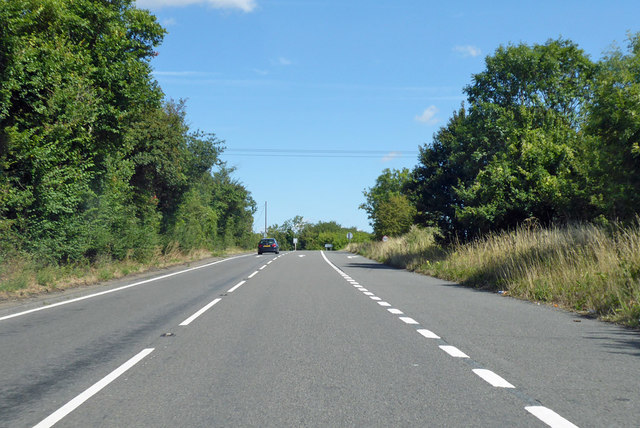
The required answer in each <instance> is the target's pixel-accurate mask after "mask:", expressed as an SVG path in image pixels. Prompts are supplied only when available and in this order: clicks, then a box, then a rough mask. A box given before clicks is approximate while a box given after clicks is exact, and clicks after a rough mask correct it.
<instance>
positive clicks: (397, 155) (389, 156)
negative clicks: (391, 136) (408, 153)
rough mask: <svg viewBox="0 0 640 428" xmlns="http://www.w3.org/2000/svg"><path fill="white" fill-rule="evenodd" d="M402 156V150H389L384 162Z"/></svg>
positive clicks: (383, 159)
mask: <svg viewBox="0 0 640 428" xmlns="http://www.w3.org/2000/svg"><path fill="white" fill-rule="evenodd" d="M400 156H402V152H389V153H387V154H386V155H385V156H384V157H383V158H382V162H390V161H392V160H394V159H395V158H398V157H400Z"/></svg>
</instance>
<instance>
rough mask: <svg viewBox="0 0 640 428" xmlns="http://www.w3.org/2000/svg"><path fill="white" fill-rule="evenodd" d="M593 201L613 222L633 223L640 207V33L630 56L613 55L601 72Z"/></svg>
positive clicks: (594, 107) (593, 121) (593, 129)
mask: <svg viewBox="0 0 640 428" xmlns="http://www.w3.org/2000/svg"><path fill="white" fill-rule="evenodd" d="M587 130H588V132H589V133H591V134H593V135H595V136H596V137H597V142H598V146H597V147H596V148H595V150H593V151H592V153H593V158H592V164H593V165H594V166H595V168H594V169H595V171H594V174H593V176H594V181H595V182H596V192H594V195H593V198H594V200H596V201H597V202H598V203H599V205H600V206H601V208H602V211H603V212H604V213H605V215H606V216H607V217H608V218H611V219H630V218H633V217H634V216H635V215H636V214H637V213H638V209H639V207H640V33H638V34H635V35H630V36H629V46H628V52H627V53H623V52H622V51H620V50H619V49H615V50H613V51H612V52H610V53H609V54H608V55H607V56H606V57H605V58H604V59H603V61H601V62H600V64H599V67H598V73H597V79H596V85H595V91H594V97H593V103H592V104H591V106H590V122H589V124H588V127H587Z"/></svg>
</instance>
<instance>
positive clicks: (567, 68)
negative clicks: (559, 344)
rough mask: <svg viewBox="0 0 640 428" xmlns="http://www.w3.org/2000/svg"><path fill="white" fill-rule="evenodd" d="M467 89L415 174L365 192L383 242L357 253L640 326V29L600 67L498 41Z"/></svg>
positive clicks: (553, 50)
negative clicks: (388, 238)
mask: <svg viewBox="0 0 640 428" xmlns="http://www.w3.org/2000/svg"><path fill="white" fill-rule="evenodd" d="M464 93H465V94H466V96H467V99H466V102H465V103H463V104H462V105H461V106H460V108H459V109H457V110H456V111H454V112H453V114H452V116H451V118H450V119H449V121H448V122H447V123H446V124H445V125H444V126H442V127H441V128H440V129H439V130H438V131H437V132H436V133H435V134H434V136H433V139H432V141H430V142H428V143H425V144H424V145H423V146H422V147H420V155H419V158H418V164H417V165H416V166H415V167H414V168H413V169H408V168H405V169H402V170H389V169H386V170H384V171H383V172H382V174H381V175H380V176H379V177H378V179H377V180H376V182H375V184H374V185H373V186H372V187H371V188H369V189H366V190H364V196H365V203H364V204H362V206H361V208H362V209H364V210H365V211H366V212H367V214H368V215H369V219H370V223H371V226H372V227H373V230H374V235H375V237H376V242H371V243H369V244H362V245H352V246H351V247H350V249H351V250H352V251H358V252H361V253H362V254H365V255H367V256H370V257H372V258H374V259H377V260H381V261H384V262H386V263H390V264H393V265H395V266H401V267H406V268H408V269H412V270H416V271H419V272H424V273H428V274H431V275H435V276H438V277H442V278H446V279H450V280H453V281H457V282H462V283H465V284H468V285H471V286H474V287H481V288H487V289H491V290H499V291H504V292H506V293H507V294H510V295H513V296H516V297H520V298H525V299H531V300H534V301H542V302H549V303H552V304H557V305H559V306H562V307H565V308H569V309H572V310H576V311H579V312H583V313H589V314H594V315H598V316H601V317H603V318H606V319H610V320H614V321H617V322H621V323H624V324H626V325H630V326H638V322H639V318H640V255H639V254H640V251H639V249H640V248H639V244H638V242H639V241H640V237H639V236H640V234H639V221H638V218H639V217H638V215H640V33H638V34H629V38H628V42H627V46H626V48H620V47H617V46H614V47H612V48H611V50H610V51H609V52H606V53H605V54H604V56H603V58H602V59H600V60H599V61H593V60H592V59H591V58H590V57H589V56H588V55H586V54H585V53H584V51H582V50H581V49H580V48H579V47H578V45H576V44H575V43H573V42H572V41H570V40H565V39H558V40H549V41H547V42H546V43H544V44H535V45H527V44H522V43H521V44H517V45H514V44H509V45H506V46H500V47H498V49H496V51H495V52H494V53H493V55H489V56H487V57H486V59H485V69H484V70H483V71H481V72H480V73H477V74H475V75H473V76H472V80H471V83H470V84H469V85H468V86H466V87H465V88H464ZM383 236H387V237H390V238H391V239H390V240H389V241H388V242H386V243H382V242H380V240H381V238H382V237H383Z"/></svg>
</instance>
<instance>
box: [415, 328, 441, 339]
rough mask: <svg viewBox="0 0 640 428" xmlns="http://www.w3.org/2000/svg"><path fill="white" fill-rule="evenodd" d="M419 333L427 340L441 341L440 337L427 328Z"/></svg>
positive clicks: (421, 329)
mask: <svg viewBox="0 0 640 428" xmlns="http://www.w3.org/2000/svg"><path fill="white" fill-rule="evenodd" d="M417 331H418V333H420V334H421V335H423V336H424V337H426V338H427V339H440V336H438V335H437V334H435V333H434V332H432V331H430V330H427V329H426V328H420V329H418V330H417Z"/></svg>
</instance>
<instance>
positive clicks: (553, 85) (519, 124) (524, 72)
mask: <svg viewBox="0 0 640 428" xmlns="http://www.w3.org/2000/svg"><path fill="white" fill-rule="evenodd" d="M593 70H594V64H593V63H592V62H591V61H590V59H589V58H588V56H586V55H585V53H584V52H583V51H582V50H581V49H579V48H578V47H577V46H576V45H575V44H574V43H572V42H570V41H567V40H555V41H548V42H547V43H546V44H544V45H534V46H528V45H524V44H520V45H517V46H513V45H509V46H506V47H500V48H498V49H497V50H496V52H495V54H494V55H493V56H489V57H487V59H486V70H485V71H484V72H482V73H479V74H477V75H475V76H474V77H473V83H472V84H471V85H469V86H468V87H466V88H465V92H466V93H467V96H468V102H469V108H468V109H465V108H464V107H463V108H461V109H460V110H459V111H458V112H456V113H455V114H454V116H453V118H452V119H451V120H450V122H449V123H448V125H447V126H446V127H444V128H442V129H441V130H440V131H439V132H438V133H437V134H436V136H435V137H434V143H433V145H431V146H424V147H423V148H422V150H421V157H420V160H421V164H420V165H419V166H418V167H417V168H416V169H415V170H414V171H413V180H414V183H412V184H409V185H408V188H409V194H410V195H411V197H412V199H413V200H414V201H416V205H417V206H418V209H419V210H420V215H419V217H420V219H422V220H423V221H424V222H425V223H426V225H428V226H433V225H438V226H441V227H442V226H444V227H443V231H444V232H445V234H447V235H449V236H452V235H453V234H456V235H458V236H459V237H462V238H470V237H473V236H475V235H477V234H481V233H485V232H487V231H490V230H498V229H505V228H511V227H514V226H515V225H517V224H519V223H521V222H522V221H524V220H526V219H528V218H532V217H533V218H536V219H538V220H539V221H540V222H542V223H544V224H548V223H551V222H554V221H567V220H574V219H585V218H589V217H590V216H593V213H594V209H593V208H594V207H593V205H592V204H591V203H590V196H589V191H588V185H587V183H588V181H589V179H588V175H589V174H588V169H587V166H588V165H587V162H586V161H585V158H584V155H585V153H586V152H587V147H588V144H587V143H588V141H589V140H588V139H585V138H584V134H583V130H582V128H583V126H584V123H585V121H586V106H587V105H588V102H589V100H590V94H591V87H592V85H593Z"/></svg>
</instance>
